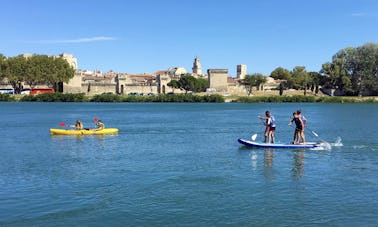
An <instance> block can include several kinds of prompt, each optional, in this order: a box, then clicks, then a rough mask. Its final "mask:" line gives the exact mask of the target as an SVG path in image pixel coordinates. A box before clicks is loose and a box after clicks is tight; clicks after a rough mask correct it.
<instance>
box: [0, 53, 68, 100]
mask: <svg viewBox="0 0 378 227" xmlns="http://www.w3.org/2000/svg"><path fill="white" fill-rule="evenodd" d="M74 74H75V70H74V69H73V68H72V67H71V66H70V65H69V64H68V62H67V61H66V60H65V59H63V58H60V57H52V56H47V55H32V56H30V57H24V56H21V55H20V56H16V57H9V58H6V57H5V56H4V55H2V54H0V81H4V80H6V81H7V82H8V83H10V84H11V85H12V87H13V88H14V90H15V91H16V93H18V92H19V91H20V90H21V89H22V84H26V85H29V86H30V87H32V88H33V87H35V86H36V85H38V84H45V85H47V86H49V87H53V88H55V90H59V89H57V88H58V84H59V83H62V82H66V83H67V82H68V81H69V80H70V79H71V78H73V76H74Z"/></svg>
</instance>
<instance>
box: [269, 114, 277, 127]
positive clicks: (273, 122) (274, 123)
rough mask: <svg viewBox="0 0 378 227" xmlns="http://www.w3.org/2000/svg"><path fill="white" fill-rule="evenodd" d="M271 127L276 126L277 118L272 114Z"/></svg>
mask: <svg viewBox="0 0 378 227" xmlns="http://www.w3.org/2000/svg"><path fill="white" fill-rule="evenodd" d="M270 127H276V119H275V118H274V117H273V116H272V115H271V116H270Z"/></svg>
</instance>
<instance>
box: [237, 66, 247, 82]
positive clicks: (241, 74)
mask: <svg viewBox="0 0 378 227" xmlns="http://www.w3.org/2000/svg"><path fill="white" fill-rule="evenodd" d="M246 75H247V65H237V66H236V76H237V78H238V79H239V80H244V79H245V76H246Z"/></svg>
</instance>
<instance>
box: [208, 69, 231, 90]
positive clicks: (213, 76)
mask: <svg viewBox="0 0 378 227" xmlns="http://www.w3.org/2000/svg"><path fill="white" fill-rule="evenodd" d="M207 75H208V81H209V88H210V89H215V90H216V91H218V92H227V91H228V79H227V78H228V69H208V70H207Z"/></svg>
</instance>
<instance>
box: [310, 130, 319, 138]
mask: <svg viewBox="0 0 378 227" xmlns="http://www.w3.org/2000/svg"><path fill="white" fill-rule="evenodd" d="M311 133H312V134H314V136H316V137H319V135H318V134H316V132H314V131H311Z"/></svg>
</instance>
